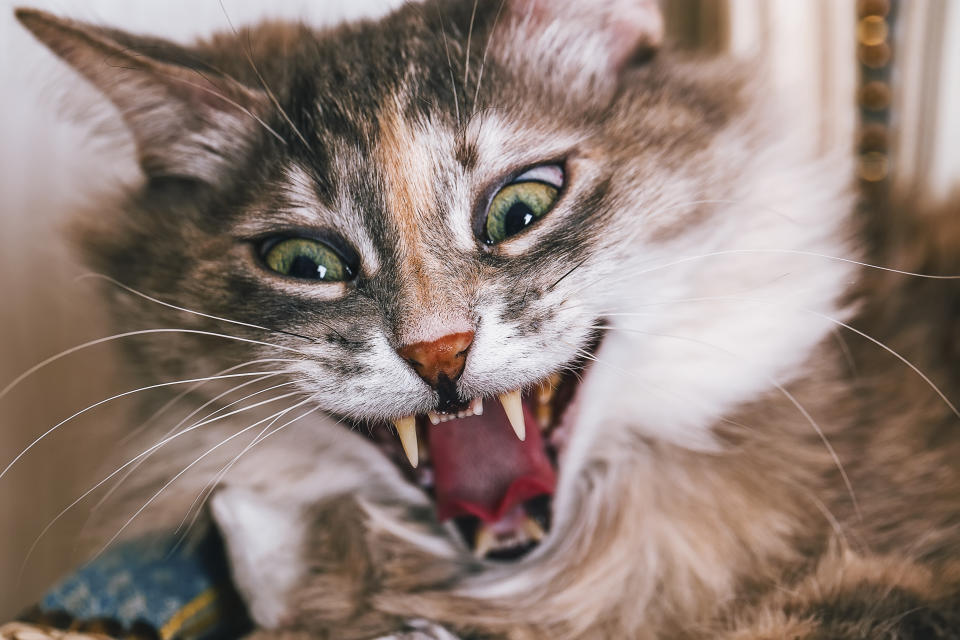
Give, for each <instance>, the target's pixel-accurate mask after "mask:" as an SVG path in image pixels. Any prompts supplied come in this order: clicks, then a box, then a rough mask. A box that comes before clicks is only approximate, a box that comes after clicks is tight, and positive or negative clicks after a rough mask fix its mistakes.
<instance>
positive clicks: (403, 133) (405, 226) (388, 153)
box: [377, 100, 436, 304]
mask: <svg viewBox="0 0 960 640" xmlns="http://www.w3.org/2000/svg"><path fill="white" fill-rule="evenodd" d="M378 122H379V123H380V131H379V136H378V139H379V142H380V144H379V146H378V149H377V161H378V163H379V165H380V168H381V171H382V172H383V177H384V183H385V184H384V185H383V186H384V199H385V202H386V207H387V211H386V215H387V216H388V217H389V219H390V221H391V222H392V226H393V227H394V229H395V230H396V232H397V234H398V239H399V240H400V242H399V243H398V245H399V247H398V248H399V250H400V253H401V255H400V258H401V260H400V262H401V265H402V267H401V269H402V271H403V272H404V276H405V277H404V278H403V279H404V281H405V282H406V283H407V284H409V285H412V287H411V288H412V289H413V293H414V295H415V297H416V298H417V299H418V301H419V302H421V303H423V304H426V303H427V301H428V300H429V298H430V291H429V288H428V286H427V282H426V281H425V280H424V279H423V278H422V275H423V274H424V273H425V272H426V270H425V268H424V264H423V260H424V259H425V254H426V252H425V251H424V247H423V246H422V245H423V230H424V227H425V226H426V223H427V219H428V213H429V212H430V210H431V209H433V208H434V207H435V203H436V195H435V192H434V179H435V172H436V168H435V164H434V162H433V157H432V154H431V153H430V146H429V144H427V143H426V142H427V141H425V140H423V137H424V136H422V135H419V132H418V131H416V129H415V125H413V124H412V123H411V122H409V121H408V120H407V119H406V118H404V116H403V113H402V109H401V108H400V105H399V104H398V102H397V101H391V100H388V101H387V103H386V105H385V106H384V108H383V109H382V111H381V112H380V118H379V119H378Z"/></svg>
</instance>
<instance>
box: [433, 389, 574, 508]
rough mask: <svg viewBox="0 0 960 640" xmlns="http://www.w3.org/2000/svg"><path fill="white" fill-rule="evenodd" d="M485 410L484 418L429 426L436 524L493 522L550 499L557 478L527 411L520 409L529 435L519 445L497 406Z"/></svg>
mask: <svg viewBox="0 0 960 640" xmlns="http://www.w3.org/2000/svg"><path fill="white" fill-rule="evenodd" d="M485 408H486V412H485V413H484V414H483V415H480V416H470V417H467V418H459V419H457V420H450V421H448V422H442V423H440V424H438V425H434V426H431V427H430V437H429V442H430V461H431V462H432V463H433V471H434V490H435V492H436V499H437V516H438V517H439V518H440V520H447V519H449V518H453V517H456V516H463V515H472V516H476V517H478V518H480V519H481V520H483V521H484V522H496V521H497V520H500V519H501V518H502V517H503V516H504V515H505V514H506V513H508V512H509V511H510V509H511V508H512V507H514V506H516V505H518V504H520V503H522V502H524V501H525V500H529V499H531V498H535V497H536V496H539V495H544V494H546V495H552V494H553V491H554V487H555V486H556V483H557V479H556V474H554V471H553V466H552V465H551V464H550V460H549V459H548V458H547V455H546V451H545V450H544V447H543V441H542V439H541V438H540V429H539V428H538V427H537V422H536V419H535V418H534V417H533V414H532V413H531V412H530V410H529V409H528V408H527V407H526V405H524V408H523V417H524V421H525V422H526V431H527V433H526V440H524V441H523V442H521V441H520V439H519V438H517V436H516V434H515V433H514V432H513V429H512V428H511V427H510V422H509V421H508V420H507V415H506V414H505V413H504V411H503V407H501V406H500V403H499V402H488V403H487V404H486V407H485Z"/></svg>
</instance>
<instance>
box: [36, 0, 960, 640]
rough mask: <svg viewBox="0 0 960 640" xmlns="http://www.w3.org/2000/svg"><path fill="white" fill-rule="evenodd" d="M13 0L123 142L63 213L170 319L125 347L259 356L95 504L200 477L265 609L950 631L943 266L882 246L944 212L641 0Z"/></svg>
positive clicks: (625, 627) (156, 520)
mask: <svg viewBox="0 0 960 640" xmlns="http://www.w3.org/2000/svg"><path fill="white" fill-rule="evenodd" d="M17 15H18V18H19V19H20V21H21V22H22V23H23V24H24V25H25V26H26V27H27V28H28V29H29V30H30V31H31V32H33V34H34V35H35V36H36V37H37V38H38V39H39V40H41V41H42V42H43V43H44V44H46V45H47V46H48V47H50V48H51V49H52V50H53V51H54V52H55V53H56V54H57V55H59V56H60V57H61V58H63V59H64V60H65V61H66V62H67V63H69V64H70V65H71V66H72V67H74V68H75V69H76V70H77V71H78V72H79V73H80V74H81V75H82V76H84V77H85V78H86V79H87V80H88V81H89V82H91V83H92V84H93V85H95V86H96V87H97V88H99V89H100V91H102V93H103V94H104V95H105V96H106V97H107V98H108V99H109V100H110V101H111V102H112V103H113V105H114V106H115V107H116V109H117V111H118V113H119V115H120V116H121V117H122V119H123V121H124V123H125V124H126V126H127V128H128V129H129V131H130V132H131V133H132V135H133V138H134V141H135V143H136V149H137V153H138V158H139V163H140V166H141V168H142V172H143V176H144V178H143V180H142V183H140V184H139V185H137V186H136V187H135V188H131V189H128V190H124V191H122V192H120V193H117V194H116V195H115V197H114V199H113V200H111V201H104V202H101V203H99V206H98V210H97V211H96V212H95V213H90V214H87V215H81V216H78V223H77V238H78V241H79V243H80V246H81V247H82V249H83V251H84V254H85V256H86V257H87V260H88V262H89V264H90V265H91V267H92V268H93V269H95V270H96V271H97V272H98V273H100V274H101V275H102V279H110V280H112V281H113V283H112V284H111V283H107V286H106V289H107V290H108V291H110V292H111V295H110V296H109V300H110V302H111V304H112V308H113V310H114V317H115V318H116V321H117V323H118V324H119V328H120V330H123V331H132V330H150V328H151V327H175V329H176V330H175V331H169V330H167V331H164V332H162V333H159V332H158V333H155V334H150V333H148V334H143V335H140V336H139V337H138V338H137V339H131V340H130V341H129V344H130V345H131V346H129V360H130V362H131V363H134V364H135V365H136V368H137V370H139V371H140V372H141V373H142V374H143V375H144V376H146V378H147V380H148V381H152V382H155V383H156V382H162V381H164V380H182V379H196V378H200V377H204V376H213V375H224V376H230V375H235V376H241V375H250V376H252V377H250V378H244V377H238V378H225V379H227V380H229V382H230V384H231V385H232V386H230V387H225V388H224V389H226V390H225V391H221V393H220V394H219V395H215V394H214V393H213V392H212V391H211V392H209V393H207V395H204V396H201V397H202V398H206V399H209V400H210V402H209V403H208V404H207V405H206V406H209V408H210V409H211V410H212V409H216V408H217V407H220V412H219V414H217V415H215V416H214V417H212V418H207V419H205V420H202V417H203V415H204V414H205V411H204V412H201V413H198V414H197V416H196V418H195V419H194V421H193V422H192V423H191V422H190V421H187V422H182V423H181V425H178V427H177V428H178V429H179V431H177V432H176V434H175V435H174V436H173V437H167V438H166V439H163V435H162V434H163V431H164V430H165V429H169V428H170V426H171V424H169V423H164V422H163V420H156V421H154V422H153V423H152V424H153V427H152V428H153V430H154V431H156V433H154V434H153V436H152V437H153V440H154V441H155V442H162V443H163V446H162V447H160V448H159V449H158V450H157V451H155V452H151V455H149V456H145V457H144V458H142V459H140V460H138V461H137V462H138V465H137V470H136V473H133V474H131V477H130V478H129V479H128V481H127V482H126V483H125V484H124V485H123V487H125V491H121V492H120V493H118V494H117V495H115V496H114V497H113V498H112V499H111V501H110V502H109V504H112V505H115V513H114V515H115V519H114V520H113V521H112V524H111V526H110V528H108V529H106V530H105V531H107V535H108V536H109V535H111V534H114V537H116V536H115V534H117V531H118V530H119V531H120V532H121V534H120V535H128V534H130V533H131V532H133V531H138V530H143V529H150V528H169V529H172V528H174V527H176V526H177V524H178V523H180V522H181V520H182V519H183V518H184V515H185V514H190V513H191V511H193V512H195V511H196V509H195V507H196V505H197V501H196V498H197V497H198V495H199V496H203V495H205V494H204V489H205V487H207V486H208V485H210V484H211V483H216V484H217V485H218V489H217V490H216V491H215V492H213V497H212V499H211V500H210V502H209V505H210V513H211V514H212V518H213V520H214V521H215V522H216V525H217V526H218V527H219V529H220V531H221V532H222V535H223V536H224V538H225V540H226V543H227V548H228V553H229V557H230V561H231V566H232V570H233V576H234V579H235V582H236V584H237V587H238V589H239V591H240V592H241V594H242V595H243V597H244V599H245V601H246V603H247V605H248V607H249V610H250V612H251V615H252V617H253V619H254V620H255V621H256V623H257V625H258V628H259V629H261V630H260V631H257V632H256V633H257V635H259V636H263V637H274V636H278V637H288V636H289V637H298V636H302V637H322V638H338V639H352V638H374V637H395V638H450V637H460V638H509V639H511V640H521V639H535V638H551V639H572V638H638V639H642V638H670V639H685V638H690V639H693V638H730V639H733V638H737V639H745V638H899V639H906V638H916V639H920V638H955V637H960V562H958V558H957V555H958V550H960V417H958V413H957V411H956V409H955V408H954V406H953V405H952V404H950V400H949V399H950V398H951V397H957V390H958V389H960V384H958V377H960V376H958V368H957V367H956V362H958V357H960V353H958V350H960V329H958V327H960V324H958V322H960V289H958V287H957V283H956V281H952V280H949V279H947V280H934V279H930V278H926V277H923V276H921V275H905V274H902V273H895V272H891V271H885V270H882V269H880V268H876V267H870V266H868V265H866V264H865V263H872V264H876V265H883V266H885V267H893V266H896V267H897V268H899V269H901V270H909V271H911V272H922V273H923V274H950V273H957V272H960V259H958V258H957V257H956V256H957V248H958V247H960V223H958V218H957V216H956V213H957V212H954V217H953V218H952V220H951V219H949V218H948V217H946V216H943V217H940V218H938V217H935V216H933V217H927V218H924V219H925V220H926V221H927V222H928V223H929V224H926V225H925V226H920V225H916V226H907V224H906V223H904V222H902V221H903V220H909V219H920V218H919V216H916V217H911V218H902V217H894V216H891V215H885V214H884V212H879V211H875V212H870V215H869V216H864V217H860V216H858V215H857V214H856V213H855V206H854V204H855V193H854V189H853V178H852V171H851V163H850V160H849V159H848V158H845V157H821V156H818V155H817V154H815V153H813V152H812V151H811V147H812V145H811V144H810V143H809V142H810V139H811V136H812V135H813V134H812V132H808V131H797V130H795V127H793V126H791V122H792V121H791V118H790V111H789V108H786V107H785V106H784V105H782V104H779V103H778V102H777V101H776V99H775V98H774V97H773V94H772V93H771V92H770V91H768V90H766V89H765V84H764V80H763V79H762V78H758V77H757V76H758V75H760V73H759V72H758V71H757V70H756V69H755V68H751V67H743V66H740V65H738V64H737V63H734V62H732V61H729V60H723V59H718V60H704V59H694V58H688V57H686V56H685V55H683V54H680V53H678V52H675V51H671V50H670V49H669V48H666V47H662V46H661V41H662V36H663V21H662V17H661V14H660V12H659V9H658V6H657V3H656V2H655V1H654V0H596V1H594V2H590V3H585V2H576V1H575V0H473V1H471V0H445V1H442V2H441V1H440V0H426V2H424V3H423V4H414V3H411V4H407V5H404V6H403V7H401V8H399V9H398V10H396V11H395V12H393V13H391V14H389V15H387V16H386V17H384V18H382V19H380V20H378V21H362V22H356V23H350V24H344V25H341V26H338V27H336V28H330V29H321V30H318V29H314V28H310V27H307V26H305V25H302V24H287V23H282V24H281V23H266V24H263V25H260V26H258V27H255V28H252V29H250V30H247V31H243V32H237V31H233V30H230V31H228V32H225V33H223V34H219V35H216V36H214V37H212V38H211V39H209V40H206V41H202V42H199V43H196V44H194V45H192V46H189V47H184V46H179V45H175V44H172V43H168V42H165V41H160V40H157V39H153V38H147V37H140V36H134V35H130V34H127V33H123V32H120V31H116V30H112V29H107V28H102V27H97V26H91V25H88V24H81V23H78V22H74V21H71V20H66V19H60V18H56V17H53V16H51V15H48V14H45V13H42V12H39V11H33V10H20V11H19V12H18V14H17ZM894 220H900V221H901V222H899V223H894V222H893V221H894ZM934 222H936V223H937V224H936V225H934V224H933V223H934ZM896 224H899V225H900V226H896ZM934 227H936V228H935V229H934ZM215 372H219V374H215ZM231 372H233V373H231ZM237 372H239V373H237ZM256 376H262V377H256ZM245 382H248V383H249V384H250V385H251V386H249V387H246V388H245V389H242V390H241V388H240V387H242V386H243V384H244V383H245ZM254 383H256V384H254ZM256 385H259V386H256ZM208 388H209V387H203V389H201V390H200V391H196V392H195V393H194V396H196V394H198V393H202V391H203V390H205V389H208ZM267 389H269V391H268V390H267ZM251 392H253V393H251ZM257 393H259V394H260V395H255V394H257ZM242 394H248V395H246V396H244V397H245V398H247V399H245V400H243V401H242V402H240V403H239V408H238V406H232V407H230V408H229V409H228V408H227V407H229V406H230V405H229V404H228V401H235V400H237V398H238V396H240V395H242ZM251 396H253V397H251ZM254 405H256V407H257V408H259V409H264V408H266V409H270V412H269V413H268V414H265V415H266V417H264V418H262V419H260V420H259V421H257V422H254V418H252V417H249V416H252V415H255V414H254V413H252V412H254V411H255V410H256V409H255V408H254ZM153 408H155V406H151V409H153ZM247 408H249V411H250V412H251V413H247V412H245V411H246V409H247ZM274 411H276V412H275V413H274ZM257 415H264V414H257ZM221 418H223V419H221ZM131 428H132V426H131ZM187 431H189V432H190V435H189V436H187V433H186V432H187ZM168 433H169V432H168ZM274 434H276V435H274ZM179 435H183V436H184V437H182V438H180V437H178V436H179ZM204 452H206V453H204ZM134 453H136V451H134ZM201 454H202V455H201ZM238 454H242V455H239V456H238ZM128 459H129V458H128ZM191 461H193V462H192V463H191ZM141 463H142V464H141ZM188 465H189V467H190V473H189V474H182V473H181V470H183V469H184V467H185V466H188ZM181 475H182V477H181ZM171 478H175V479H176V482H169V481H170V479H171ZM160 488H162V489H163V490H162V491H158V489H160ZM121 494H122V495H121ZM145 503H149V505H150V508H149V509H148V510H146V511H145V512H144V513H143V514H142V515H141V516H140V517H139V518H138V519H136V520H135V521H134V520H130V515H131V513H134V511H135V510H136V509H138V508H139V507H140V506H141V505H144V504H145ZM136 513H138V514H139V511H136ZM124 523H126V524H124ZM127 525H130V526H127Z"/></svg>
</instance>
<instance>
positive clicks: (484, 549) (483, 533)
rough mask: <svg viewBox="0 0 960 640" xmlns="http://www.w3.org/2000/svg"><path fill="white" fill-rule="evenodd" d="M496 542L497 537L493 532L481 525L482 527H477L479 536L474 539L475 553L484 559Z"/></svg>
mask: <svg viewBox="0 0 960 640" xmlns="http://www.w3.org/2000/svg"><path fill="white" fill-rule="evenodd" d="M496 543H497V538H496V536H494V535H493V532H492V531H490V530H489V529H487V528H486V527H485V526H483V525H480V528H479V529H477V537H476V538H474V541H473V555H474V556H476V557H477V558H480V559H483V557H484V556H485V555H487V553H488V552H489V551H490V550H491V549H493V546H494V545H495V544H496Z"/></svg>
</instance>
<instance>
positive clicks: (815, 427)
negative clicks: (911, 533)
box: [609, 327, 863, 520]
mask: <svg viewBox="0 0 960 640" xmlns="http://www.w3.org/2000/svg"><path fill="white" fill-rule="evenodd" d="M609 329H610V330H615V331H626V332H630V333H639V334H643V335H648V336H652V337H658V338H672V339H674V340H683V341H686V342H691V343H693V344H697V345H701V346H704V347H709V348H711V349H715V350H717V351H720V352H722V353H725V354H727V355H729V356H731V357H733V358H736V359H737V360H740V361H741V362H749V361H748V359H747V358H744V357H743V356H741V355H739V354H737V353H734V352H733V351H730V350H729V349H725V348H723V347H721V346H719V345H716V344H712V343H710V342H705V341H703V340H699V339H697V338H691V337H689V336H678V335H671V334H666V333H652V332H648V331H640V330H631V329H627V328H623V327H609ZM764 377H765V378H766V379H767V381H768V382H769V383H770V384H772V385H773V386H774V387H776V388H777V390H778V391H780V393H782V394H783V395H784V396H785V397H786V398H787V400H789V401H790V403H791V404H792V405H793V406H794V407H795V408H796V409H797V411H799V412H800V414H801V415H802V416H803V417H804V419H805V420H806V421H807V422H808V423H809V424H810V426H811V427H812V428H813V430H814V431H815V432H816V434H817V436H819V438H820V440H821V442H823V445H824V447H825V448H826V450H827V453H828V454H829V455H830V457H831V458H832V459H833V462H834V464H835V465H836V467H837V470H838V471H839V472H840V476H841V478H842V479H843V483H844V485H846V489H847V492H848V493H849V494H850V501H851V503H852V504H853V508H854V511H855V512H856V514H857V518H858V519H860V520H863V515H862V514H861V512H860V504H859V502H858V501H857V497H856V494H855V493H854V491H853V485H852V484H851V482H850V478H849V476H848V475H847V471H846V469H845V468H844V466H843V464H842V463H841V462H840V456H838V455H837V452H836V450H835V449H834V448H833V445H832V444H830V440H829V439H828V438H827V435H826V434H825V433H824V431H823V429H821V428H820V425H819V424H818V423H817V421H816V420H814V418H813V416H811V415H810V413H809V412H808V411H807V409H806V408H805V407H804V406H803V405H802V404H800V401H799V400H797V399H796V397H795V396H794V395H793V394H792V393H790V392H789V391H787V389H786V388H784V386H783V385H782V384H780V383H779V382H777V381H776V380H774V379H773V378H772V377H770V376H764Z"/></svg>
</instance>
